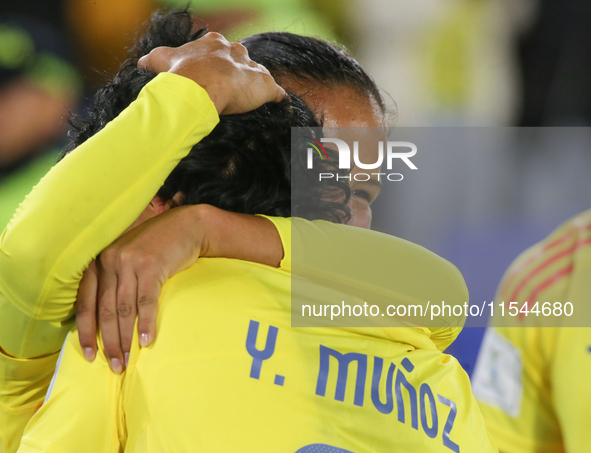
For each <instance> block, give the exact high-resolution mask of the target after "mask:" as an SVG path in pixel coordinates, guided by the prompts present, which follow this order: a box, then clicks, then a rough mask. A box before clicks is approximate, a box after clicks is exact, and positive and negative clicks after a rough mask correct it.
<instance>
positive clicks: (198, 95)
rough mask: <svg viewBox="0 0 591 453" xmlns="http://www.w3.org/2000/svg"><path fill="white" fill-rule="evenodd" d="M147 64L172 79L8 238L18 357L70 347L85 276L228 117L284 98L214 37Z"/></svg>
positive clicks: (58, 175)
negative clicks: (195, 148) (75, 308)
mask: <svg viewBox="0 0 591 453" xmlns="http://www.w3.org/2000/svg"><path fill="white" fill-rule="evenodd" d="M163 55H164V56H166V58H165V59H164V63H162V56H163ZM168 63H170V64H168ZM142 64H144V65H147V66H148V67H149V68H151V69H154V70H156V71H169V73H164V74H160V75H159V76H158V77H156V78H155V79H154V80H153V81H152V82H150V83H149V84H148V85H147V86H146V87H145V88H144V89H143V90H142V92H141V93H140V95H139V97H138V99H137V100H136V101H135V102H133V103H132V104H131V105H130V106H129V108H127V109H126V110H124V111H123V112H122V113H121V114H120V115H119V116H118V117H117V118H116V119H115V120H114V121H112V122H111V123H109V124H108V125H107V126H106V127H105V128H104V130H102V131H101V132H100V133H99V134H97V135H95V136H93V137H92V138H90V139H89V140H88V141H86V142H85V143H84V144H82V145H81V146H80V147H78V149H76V150H75V151H74V152H72V153H71V154H70V155H68V156H67V157H66V158H65V159H64V160H63V161H62V162H60V163H59V164H58V165H56V166H55V167H54V168H53V169H52V170H51V171H50V172H49V173H48V175H47V176H46V177H45V178H43V180H42V181H41V182H40V183H39V185H38V186H37V187H36V188H35V189H34V190H33V191H32V193H31V194H30V195H29V196H28V197H27V198H26V200H25V201H24V203H23V204H22V205H21V207H20V208H19V211H18V212H17V214H16V216H15V217H14V218H13V220H12V221H11V223H10V224H9V226H8V227H7V229H6V230H5V231H4V233H3V234H2V237H1V242H0V312H1V313H2V316H0V346H1V347H2V349H3V350H4V351H5V352H6V353H8V354H9V355H13V356H17V357H36V356H40V355H43V354H47V353H52V352H55V351H57V350H58V349H59V348H60V346H61V343H62V341H63V338H64V336H65V332H66V331H67V330H68V328H69V327H70V326H69V324H68V322H69V320H70V319H72V315H73V304H74V301H75V299H76V292H77V283H78V282H79V280H80V278H81V277H82V272H83V270H84V269H85V268H86V267H88V265H89V263H90V262H91V260H92V259H93V258H94V257H95V256H96V255H97V254H98V253H100V251H101V250H103V249H104V248H105V247H106V246H107V245H109V244H110V243H111V242H112V241H113V240H114V239H115V238H117V237H118V236H119V235H120V234H121V233H122V232H123V231H125V229H126V228H128V227H129V226H130V225H131V224H132V223H133V221H134V220H135V219H136V218H137V217H138V215H139V214H140V213H141V212H142V210H143V209H144V208H145V206H147V205H148V203H149V202H150V200H151V199H152V197H153V196H154V194H155V193H156V192H157V191H158V189H159V188H160V186H161V185H162V182H163V181H164V180H165V179H166V177H167V175H168V174H169V173H170V172H171V171H172V169H173V168H174V167H175V166H176V164H177V163H178V162H179V160H180V159H181V158H183V157H184V156H185V155H186V154H187V153H188V152H189V150H190V149H191V147H192V146H193V145H194V144H195V143H197V142H198V141H199V140H201V139H202V138H203V137H204V136H206V135H207V134H208V133H209V132H211V130H212V129H213V128H214V127H215V125H216V124H217V122H218V113H238V112H243V111H249V110H252V109H254V108H256V107H258V106H260V105H262V104H263V103H265V102H268V101H272V100H278V99H280V98H281V97H282V96H283V95H284V92H283V90H282V89H280V88H279V87H278V86H277V85H276V84H275V82H274V81H273V79H272V77H271V76H270V75H269V74H268V72H267V71H266V70H264V68H262V67H261V66H259V65H257V64H256V63H253V62H252V61H251V60H250V59H248V55H247V53H246V52H245V51H244V50H243V47H242V46H240V45H239V44H235V43H232V44H231V43H228V42H227V41H226V40H225V39H224V38H223V37H221V35H217V34H213V33H210V34H208V35H206V36H205V37H204V38H201V39H199V40H198V41H194V42H191V43H189V44H186V45H185V46H182V47H180V48H177V49H171V48H158V49H155V50H154V51H153V52H152V53H151V54H150V55H149V56H148V57H144V58H143V59H142ZM176 74H178V75H176ZM180 76H182V77H180ZM195 82H198V83H199V85H198V84H197V83H195ZM203 87H204V88H203Z"/></svg>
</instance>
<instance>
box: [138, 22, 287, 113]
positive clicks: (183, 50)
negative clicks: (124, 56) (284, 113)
mask: <svg viewBox="0 0 591 453" xmlns="http://www.w3.org/2000/svg"><path fill="white" fill-rule="evenodd" d="M138 66H139V67H142V68H145V69H149V70H151V71H154V72H171V73H174V74H178V75H181V76H183V77H187V78H188V79H191V80H193V81H195V82H196V83H197V84H198V85H199V86H201V87H202V88H203V89H205V91H207V94H209V97H210V98H211V100H212V101H213V103H214V105H215V106H216V109H217V111H218V114H220V115H231V114H235V113H244V112H249V111H251V110H254V109H256V108H258V107H260V106H261V105H263V104H265V103H267V102H274V101H275V102H279V101H281V100H282V99H283V98H284V97H285V90H284V89H283V88H281V87H280V86H279V85H277V83H275V79H273V77H272V76H271V75H270V74H269V71H267V69H266V68H265V67H264V66H262V65H260V64H257V63H255V62H254V61H252V60H251V59H250V58H249V57H248V51H247V50H246V48H245V47H244V46H243V45H242V44H239V43H237V42H232V43H231V42H228V41H227V40H226V38H224V37H223V36H222V35H220V34H219V33H207V34H206V35H205V36H203V37H202V38H199V39H197V40H195V41H191V42H189V43H187V44H185V45H182V46H180V47H157V48H155V49H154V50H152V51H151V52H150V53H149V54H148V55H146V56H144V57H142V58H140V60H139V61H138Z"/></svg>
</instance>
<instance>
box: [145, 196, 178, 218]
mask: <svg viewBox="0 0 591 453" xmlns="http://www.w3.org/2000/svg"><path fill="white" fill-rule="evenodd" d="M183 198H185V194H184V193H182V192H177V193H176V194H175V195H174V197H172V199H170V200H168V201H164V200H163V199H162V198H160V197H159V196H158V195H156V196H154V198H152V201H150V207H151V208H152V210H153V211H154V213H155V214H156V215H160V214H162V213H163V212H164V211H168V210H169V209H170V208H175V207H177V206H179V205H180V204H181V202H182V201H183Z"/></svg>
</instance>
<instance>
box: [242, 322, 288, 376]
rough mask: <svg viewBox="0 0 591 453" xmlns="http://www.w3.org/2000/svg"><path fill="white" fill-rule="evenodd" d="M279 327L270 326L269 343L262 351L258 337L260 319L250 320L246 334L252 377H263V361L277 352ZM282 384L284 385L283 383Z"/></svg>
mask: <svg viewBox="0 0 591 453" xmlns="http://www.w3.org/2000/svg"><path fill="white" fill-rule="evenodd" d="M278 331H279V329H277V327H275V326H269V333H268V334H267V343H266V344H265V349H263V350H262V351H261V350H260V349H257V347H256V343H257V337H258V334H259V323H258V321H253V320H251V321H250V324H249V326H248V334H247V335H246V350H247V351H248V353H249V354H250V355H251V357H252V367H251V368H250V377H251V378H254V379H259V378H260V377H261V367H262V366H263V361H264V360H267V359H268V358H270V357H271V356H272V355H273V353H274V352H275V344H276V343H277V332H278ZM280 385H283V383H281V384H280Z"/></svg>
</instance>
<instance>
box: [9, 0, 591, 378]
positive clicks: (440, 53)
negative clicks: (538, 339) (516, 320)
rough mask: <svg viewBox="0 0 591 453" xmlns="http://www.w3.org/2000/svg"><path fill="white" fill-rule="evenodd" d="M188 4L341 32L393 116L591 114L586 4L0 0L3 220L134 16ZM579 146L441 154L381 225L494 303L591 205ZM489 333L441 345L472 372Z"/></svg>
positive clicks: (381, 204) (390, 200)
mask: <svg viewBox="0 0 591 453" xmlns="http://www.w3.org/2000/svg"><path fill="white" fill-rule="evenodd" d="M187 5H190V8H191V9H192V10H193V12H194V14H195V15H196V17H197V18H198V19H196V22H197V23H199V24H207V25H208V26H209V28H210V29H211V30H213V31H219V32H222V33H223V34H225V35H226V36H227V37H228V38H229V39H239V38H241V37H244V36H247V35H249V34H252V33H257V32H261V31H268V30H289V31H292V32H296V33H302V34H308V35H313V36H317V37H321V38H324V39H328V40H331V41H336V42H340V43H342V44H344V45H345V46H347V47H348V48H349V49H350V51H351V53H352V54H353V56H355V57H356V58H357V59H359V60H360V61H361V62H362V64H364V66H365V67H366V68H367V69H368V70H369V72H370V73H372V74H373V76H374V77H375V79H376V81H377V83H378V85H379V86H380V87H382V89H383V90H384V92H385V93H386V95H387V97H388V99H389V101H390V106H389V107H390V110H391V111H392V113H393V117H395V124H396V126H398V127H419V126H420V127H441V126H446V127H450V126H455V127H468V126H470V127H474V126H481V127H506V126H519V127H534V128H539V127H563V126H573V127H585V126H589V125H590V122H591V2H589V1H588V0H413V1H408V0H282V1H276V0H192V1H188V0H0V224H2V225H5V224H6V223H7V222H8V221H9V220H10V217H11V216H12V213H13V212H14V211H15V210H16V208H17V206H18V204H19V203H20V201H21V200H22V199H23V198H24V196H25V195H26V194H27V193H28V192H29V191H30V189H31V188H32V186H33V185H34V184H35V183H36V182H37V181H38V180H39V179H40V177H41V176H42V175H43V174H44V173H45V172H46V171H47V170H48V169H49V168H50V167H51V165H52V164H53V162H54V161H55V156H56V153H57V150H59V149H60V147H62V146H63V145H64V143H65V142H66V141H67V137H66V135H65V134H66V131H67V123H66V122H65V121H64V119H63V118H64V116H66V115H67V114H68V112H69V111H74V112H76V111H82V110H83V108H84V105H85V103H86V102H88V101H87V100H88V99H90V98H92V95H93V92H94V90H96V88H97V87H98V86H100V85H101V84H103V83H105V82H106V81H107V80H109V78H110V77H111V76H112V75H113V74H114V73H115V71H116V69H117V67H118V66H119V65H120V64H121V62H123V60H124V59H125V49H126V48H127V47H129V46H130V45H131V44H132V43H133V40H134V37H135V36H136V33H137V31H138V27H139V26H140V24H142V23H143V22H144V21H145V20H146V19H147V18H148V17H149V16H150V14H151V12H152V11H154V10H155V9H157V8H162V7H185V6H187ZM581 130H582V131H583V130H584V129H581ZM584 142H585V141H584V140H583V141H576V140H575V141H573V142H572V143H563V141H557V142H555V143H550V144H547V145H544V146H542V145H540V146H539V147H536V146H528V147H518V146H512V147H509V148H508V149H507V150H505V152H490V150H489V152H477V151H478V150H474V152H473V153H472V154H470V155H469V156H464V157H467V158H462V159H454V158H449V157H448V155H447V154H446V156H445V157H443V155H442V157H441V158H440V159H438V160H437V171H431V172H428V171H425V173H424V175H425V176H424V177H423V178H422V180H423V181H427V178H426V175H429V177H428V181H427V182H425V183H421V184H414V185H407V186H404V187H403V186H400V188H401V189H400V190H396V189H394V190H392V191H386V192H385V193H384V196H383V197H382V198H381V199H380V200H378V201H377V202H376V205H375V210H374V226H375V228H376V229H378V230H381V231H387V232H389V233H391V234H395V235H397V236H401V237H403V238H405V239H409V240H412V241H414V242H417V243H419V244H421V245H424V246H426V247H428V248H430V249H431V250H433V251H435V252H437V253H439V254H440V255H442V256H444V257H445V258H447V259H450V260H451V261H452V262H453V263H454V264H456V266H458V267H459V269H460V270H461V271H462V272H463V274H464V276H465V278H466V281H467V284H468V287H469V289H470V292H471V298H472V299H473V300H480V301H482V300H492V298H493V297H494V292H495V288H496V286H497V284H498V282H499V280H500V278H501V276H502V273H503V271H504V269H505V268H506V267H507V266H508V265H509V263H510V262H511V261H512V260H513V259H514V258H515V257H516V256H517V255H518V254H519V253H520V252H521V251H522V250H524V249H525V248H526V247H528V246H530V245H532V244H533V243H534V242H536V241H538V240H540V239H542V238H543V237H544V236H546V235H547V234H548V233H549V232H550V231H551V230H552V229H553V228H555V227H556V226H557V225H558V224H559V223H561V221H563V220H566V218H568V217H570V216H572V215H574V214H576V213H577V212H580V211H583V210H586V209H588V208H591V199H590V197H589V194H590V193H591V192H590V189H591V187H590V182H589V181H591V179H590V178H588V174H589V169H590V168H591V161H590V160H591V159H590V154H591V153H590V152H589V150H588V149H587V148H586V147H582V145H581V143H584ZM419 152H420V151H419ZM460 162H461V163H460ZM360 265H362V264H360ZM482 332H483V329H482V328H467V329H465V330H464V332H463V333H462V334H461V336H460V337H459V338H458V340H457V341H456V343H455V344H454V345H453V346H452V350H451V351H449V352H451V353H453V354H454V355H456V356H457V357H458V359H459V360H460V361H461V362H462V364H463V365H464V367H465V368H466V370H467V371H468V372H469V373H471V371H472V368H473V365H474V361H475V357H476V353H477V351H478V347H479V344H480V339H481V336H482Z"/></svg>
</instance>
